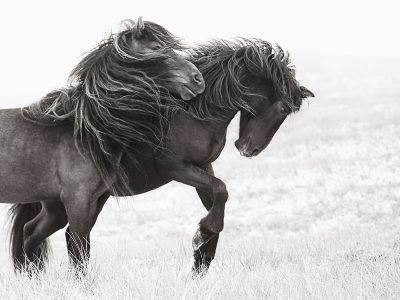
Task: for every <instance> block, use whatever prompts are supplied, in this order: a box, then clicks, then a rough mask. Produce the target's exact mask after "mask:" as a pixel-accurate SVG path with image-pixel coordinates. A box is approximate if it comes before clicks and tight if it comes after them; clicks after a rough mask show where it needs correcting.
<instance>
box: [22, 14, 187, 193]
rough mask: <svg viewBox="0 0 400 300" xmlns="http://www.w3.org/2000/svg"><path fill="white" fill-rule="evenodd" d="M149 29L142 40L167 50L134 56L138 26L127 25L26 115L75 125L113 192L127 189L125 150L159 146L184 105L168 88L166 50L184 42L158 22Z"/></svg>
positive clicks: (79, 143) (78, 138)
mask: <svg viewBox="0 0 400 300" xmlns="http://www.w3.org/2000/svg"><path fill="white" fill-rule="evenodd" d="M144 24H145V27H144V29H143V32H142V33H141V36H142V37H143V38H146V39H150V40H155V41H158V42H160V43H161V44H162V45H164V46H165V48H163V50H160V51H152V52H151V53H147V52H146V53H132V50H131V48H130V45H131V42H132V38H133V36H134V34H135V32H134V30H135V27H134V22H133V21H129V20H127V21H126V29H125V30H123V31H121V32H119V33H117V34H113V35H111V36H110V37H109V38H107V39H105V40H104V41H102V42H101V43H100V44H99V45H98V46H97V47H96V48H94V49H93V50H92V51H90V52H89V53H88V54H87V55H86V56H85V57H84V58H83V59H82V61H81V62H80V63H79V64H78V65H77V66H76V68H75V69H74V70H73V71H72V73H71V75H70V78H69V85H68V87H67V88H63V89H59V90H55V91H53V92H51V93H49V94H48V95H46V96H45V97H44V98H43V99H42V100H41V101H39V102H37V103H34V104H32V105H31V106H29V107H26V108H24V109H23V111H22V113H23V115H24V117H25V118H27V119H29V120H31V121H34V122H38V123H41V124H45V125H47V126H57V125H59V124H63V123H64V122H67V121H70V122H73V124H74V139H75V143H76V145H77V147H78V149H79V150H80V151H81V152H82V153H84V154H86V155H88V156H89V157H90V158H91V159H92V161H93V162H94V164H95V165H96V167H97V168H98V170H99V172H100V174H101V176H102V178H103V179H104V180H105V182H106V184H107V185H108V186H109V187H110V188H113V189H122V190H128V185H127V178H126V173H125V172H124V170H123V167H122V166H120V165H119V163H118V160H119V158H120V155H121V151H122V150H123V149H128V148H130V147H132V145H135V144H137V143H146V144H150V145H151V146H152V147H153V148H158V147H160V146H161V143H162V139H163V136H164V133H165V130H166V129H167V128H168V121H167V119H168V114H169V112H172V111H173V110H174V109H177V108H179V106H180V101H178V100H177V99H175V98H174V97H172V96H171V95H170V94H169V92H168V91H167V90H166V88H165V86H166V84H167V83H168V82H169V81H170V80H171V79H170V77H171V73H169V72H168V71H171V69H172V67H171V66H170V65H168V64H167V63H166V59H167V58H169V56H168V55H167V52H166V51H165V49H168V48H173V49H182V48H181V45H180V41H179V40H178V39H177V38H175V37H174V36H173V35H172V34H170V33H169V32H168V31H167V30H165V29H164V28H163V27H161V26H159V25H157V24H155V23H152V22H144ZM133 150H135V149H133ZM130 152H131V151H126V153H127V154H129V153H130ZM131 158H132V159H134V156H132V155H131ZM115 177H117V178H115ZM115 179H117V180H115ZM115 182H116V183H115ZM116 185H118V186H116Z"/></svg>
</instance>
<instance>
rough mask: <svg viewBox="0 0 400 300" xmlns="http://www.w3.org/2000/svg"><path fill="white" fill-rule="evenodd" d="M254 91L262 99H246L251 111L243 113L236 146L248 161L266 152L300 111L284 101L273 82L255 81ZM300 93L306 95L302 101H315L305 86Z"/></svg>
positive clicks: (253, 97) (300, 95) (301, 96)
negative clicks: (309, 99) (273, 140)
mask: <svg viewBox="0 0 400 300" xmlns="http://www.w3.org/2000/svg"><path fill="white" fill-rule="evenodd" d="M251 87H252V88H253V91H254V92H255V93H257V94H258V95H253V96H249V97H248V98H247V99H246V102H247V104H248V105H249V107H250V108H251V111H248V110H245V109H243V110H242V111H241V115H240V130H239V139H238V140H237V141H236V142H235V146H236V148H237V149H238V150H239V152H240V154H241V155H243V156H246V157H252V156H256V155H258V154H259V153H260V152H261V151H262V150H264V149H265V148H266V147H267V146H268V144H269V143H270V142H271V140H272V138H273V137H274V135H275V133H276V131H277V130H278V129H279V127H280V126H281V124H282V123H283V121H285V119H286V117H287V116H288V115H289V114H290V113H292V112H294V111H295V110H296V109H298V108H294V107H290V106H289V105H288V104H287V101H286V100H283V99H281V98H280V97H279V96H278V95H277V93H276V92H275V91H274V89H273V87H272V84H271V83H269V82H263V81H262V80H260V79H255V80H254V81H253V84H252V85H251ZM300 89H301V90H302V94H299V96H298V97H300V98H299V99H298V101H301V99H302V98H306V97H314V94H313V93H312V92H311V91H309V90H308V89H307V88H305V87H302V86H301V87H300ZM260 95H262V96H260Z"/></svg>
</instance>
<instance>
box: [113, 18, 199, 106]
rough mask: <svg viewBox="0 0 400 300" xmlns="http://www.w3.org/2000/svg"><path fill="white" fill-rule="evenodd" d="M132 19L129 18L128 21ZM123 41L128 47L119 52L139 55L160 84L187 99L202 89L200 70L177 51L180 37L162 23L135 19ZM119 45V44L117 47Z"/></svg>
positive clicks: (179, 48)
mask: <svg viewBox="0 0 400 300" xmlns="http://www.w3.org/2000/svg"><path fill="white" fill-rule="evenodd" d="M131 23H132V22H131ZM125 35H126V36H125V37H124V41H125V42H127V43H128V47H129V49H122V51H121V52H122V53H124V52H125V53H126V51H127V50H128V51H129V53H132V56H134V57H136V58H139V59H142V60H143V64H144V63H146V62H147V63H148V64H151V66H152V68H148V70H149V72H150V73H151V74H150V75H151V77H153V76H155V77H157V78H158V79H162V86H164V87H166V88H167V89H168V90H169V91H170V92H171V93H172V94H174V95H177V96H180V98H182V99H183V100H190V99H192V98H193V97H195V96H196V95H198V94H201V93H202V92H203V91H204V88H205V84H204V79H203V76H202V74H201V73H200V71H199V70H198V69H197V68H196V67H195V65H194V64H193V63H191V62H190V61H188V60H187V59H186V57H185V56H183V55H181V54H180V53H178V52H177V51H179V50H182V46H181V44H180V41H179V40H178V39H177V38H176V37H175V36H173V35H172V34H171V33H170V32H168V31H167V30H166V29H165V28H164V27H162V26H160V25H158V24H155V23H153V22H149V21H142V18H141V17H140V18H139V19H138V20H137V22H135V23H134V24H133V26H131V27H130V28H129V30H127V31H125ZM120 49H121V48H120Z"/></svg>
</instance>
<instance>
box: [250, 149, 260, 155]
mask: <svg viewBox="0 0 400 300" xmlns="http://www.w3.org/2000/svg"><path fill="white" fill-rule="evenodd" d="M258 153H259V150H258V149H254V150H253V152H251V156H254V155H257V154H258Z"/></svg>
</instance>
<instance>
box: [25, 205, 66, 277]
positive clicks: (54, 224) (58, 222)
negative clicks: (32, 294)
mask: <svg viewBox="0 0 400 300" xmlns="http://www.w3.org/2000/svg"><path fill="white" fill-rule="evenodd" d="M66 224H67V217H66V213H65V209H64V206H63V204H62V203H61V202H55V201H54V202H53V201H51V202H42V209H41V211H40V213H39V214H38V215H37V216H36V217H35V218H33V219H32V220H31V221H29V222H28V223H26V224H25V226H24V234H23V236H24V252H25V255H26V262H27V264H28V265H29V266H34V267H35V268H37V269H39V270H41V269H43V268H44V264H45V261H46V260H47V257H46V251H44V249H42V248H41V245H42V243H43V242H44V240H45V239H46V238H48V237H49V236H50V235H51V234H53V233H54V232H56V231H57V230H59V229H61V228H63V227H64V226H65V225H66ZM28 269H31V268H30V267H29V268H28Z"/></svg>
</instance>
